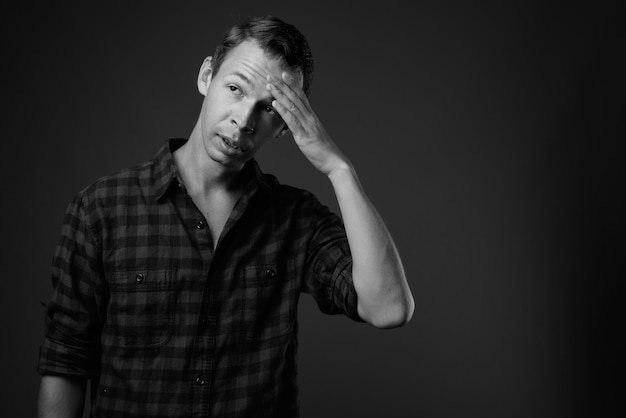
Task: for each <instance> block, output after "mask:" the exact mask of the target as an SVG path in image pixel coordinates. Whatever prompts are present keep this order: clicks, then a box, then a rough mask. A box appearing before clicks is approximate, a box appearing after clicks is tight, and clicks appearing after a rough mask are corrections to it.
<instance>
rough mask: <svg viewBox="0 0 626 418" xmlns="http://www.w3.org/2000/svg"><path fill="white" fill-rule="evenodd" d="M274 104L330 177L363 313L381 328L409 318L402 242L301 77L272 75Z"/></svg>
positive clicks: (410, 297)
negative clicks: (332, 135) (363, 184)
mask: <svg viewBox="0 0 626 418" xmlns="http://www.w3.org/2000/svg"><path fill="white" fill-rule="evenodd" d="M268 82H269V83H268V89H269V90H270V92H271V93H272V95H273V96H274V97H275V98H276V100H274V101H273V102H272V106H274V108H275V109H276V110H277V111H278V113H279V114H280V115H281V117H282V118H283V120H284V121H285V122H286V123H287V126H288V127H289V129H290V130H291V132H292V133H293V137H294V140H295V142H296V144H297V145H298V147H299V148H300V150H301V151H302V153H303V154H304V155H305V156H306V157H307V158H308V160H309V161H310V162H311V164H313V166H314V167H315V168H317V169H318V170H319V171H321V172H322V173H324V174H325V175H327V176H328V178H329V179H330V181H331V183H332V185H333V188H334V190H335V195H336V196H337V201H338V203H339V207H340V209H341V214H342V217H343V221H344V224H345V227H346V234H347V236H348V243H349V245H350V252H351V253H352V278H353V281H354V288H355V290H356V293H357V297H358V312H359V315H360V316H361V318H363V320H365V321H366V322H369V323H370V324H372V325H374V326H376V327H379V328H393V327H397V326H400V325H403V324H405V323H406V322H408V321H409V320H410V319H411V317H412V315H413V311H414V309H415V302H414V300H413V295H412V294H411V290H410V289H409V285H408V282H407V280H406V277H405V274H404V268H403V266H402V262H401V260H400V256H399V255H398V251H397V250H396V246H395V244H394V242H393V239H392V238H391V235H390V234H389V231H388V230H387V227H386V226H385V224H384V222H383V220H382V218H381V217H380V215H379V214H378V213H377V211H376V209H375V208H374V206H373V205H372V203H371V202H370V200H369V199H368V197H367V196H366V194H365V192H364V191H363V188H362V187H361V185H360V183H359V180H358V177H357V175H356V172H355V171H354V168H353V167H352V164H351V163H350V161H349V160H348V159H347V158H346V157H345V155H343V153H342V152H341V151H340V150H339V148H338V147H337V146H336V145H335V143H334V142H333V141H332V140H331V138H330V136H329V135H328V134H327V133H326V131H325V130H324V128H323V126H322V124H321V123H320V121H319V119H318V118H317V116H316V115H315V113H314V112H313V110H312V108H311V105H310V104H309V101H308V99H307V97H306V95H305V94H304V92H303V91H302V89H301V88H300V86H299V82H298V80H296V79H295V78H294V77H292V76H291V75H289V74H287V73H283V79H282V80H276V79H273V78H271V77H269V76H268Z"/></svg>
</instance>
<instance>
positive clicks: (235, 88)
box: [228, 84, 243, 95]
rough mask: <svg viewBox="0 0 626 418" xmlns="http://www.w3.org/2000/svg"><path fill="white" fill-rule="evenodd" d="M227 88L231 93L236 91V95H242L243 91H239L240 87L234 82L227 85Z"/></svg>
mask: <svg viewBox="0 0 626 418" xmlns="http://www.w3.org/2000/svg"><path fill="white" fill-rule="evenodd" d="M228 90H230V91H231V93H236V94H238V95H243V93H241V89H240V88H239V87H237V86H235V85H234V84H229V85H228Z"/></svg>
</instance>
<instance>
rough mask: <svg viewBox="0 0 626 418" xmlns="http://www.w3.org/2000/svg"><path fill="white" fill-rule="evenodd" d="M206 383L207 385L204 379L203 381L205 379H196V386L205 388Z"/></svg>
mask: <svg viewBox="0 0 626 418" xmlns="http://www.w3.org/2000/svg"><path fill="white" fill-rule="evenodd" d="M205 383H206V382H205V381H204V379H203V378H201V377H196V385H198V386H204V384H205Z"/></svg>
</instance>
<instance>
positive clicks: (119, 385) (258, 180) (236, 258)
mask: <svg viewBox="0 0 626 418" xmlns="http://www.w3.org/2000/svg"><path fill="white" fill-rule="evenodd" d="M183 143H184V140H170V141H169V142H168V143H167V144H165V145H164V146H163V147H162V148H161V150H160V151H159V153H158V154H157V156H156V158H155V159H154V160H153V161H151V162H148V163H145V164H143V165H140V166H137V167H134V168H131V169H128V170H124V171H122V172H120V173H118V174H116V175H113V176H109V177H105V178H102V179H100V180H98V181H97V182H96V183H94V184H93V185H91V186H89V187H87V188H86V189H84V190H83V191H82V192H80V193H79V194H78V195H77V196H76V197H75V199H74V200H73V201H72V202H71V203H70V205H69V207H68V209H67V212H66V215H65V218H64V222H63V227H62V232H61V238H60V242H59V244H58V246H57V249H56V252H55V255H54V259H53V263H52V283H53V287H54V293H53V296H52V299H51V301H50V303H49V304H48V308H47V314H46V333H45V340H44V343H43V345H42V347H41V350H40V359H39V364H38V368H37V369H38V371H39V373H41V374H52V375H65V376H68V375H69V376H83V377H88V378H91V379H93V383H92V385H93V386H94V387H95V388H96V389H95V391H94V393H95V397H94V398H92V414H93V416H95V417H101V416H115V417H126V416H150V417H173V416H176V417H178V416H193V417H196V416H198V417H200V416H205V417H206V416H212V417H244V416H250V417H265V416H272V417H291V416H297V415H298V399H297V398H298V397H297V393H298V390H297V383H296V350H297V329H298V326H297V313H296V306H297V302H298V297H299V295H300V292H302V291H303V292H306V293H310V294H311V295H312V296H313V297H314V298H315V300H316V302H317V304H318V306H319V308H320V310H321V311H322V312H325V313H329V314H336V313H343V314H346V315H347V316H349V317H351V318H353V319H355V320H357V321H358V320H359V317H358V314H357V309H356V306H357V302H356V300H357V299H356V293H355V291H354V287H353V285H352V279H351V257H350V251H349V248H348V244H347V239H346V236H345V231H344V229H343V226H342V223H341V220H340V219H339V217H338V216H337V215H335V214H333V213H331V212H329V210H328V208H327V207H325V206H322V205H321V204H320V203H319V202H318V201H317V200H316V199H315V197H313V196H312V195H311V194H310V193H308V192H306V191H303V190H299V189H295V188H292V187H288V186H284V185H280V184H279V183H278V182H277V181H276V179H275V178H274V177H273V176H270V175H267V174H263V173H261V171H260V170H259V168H258V165H257V164H256V162H255V161H251V162H249V163H248V164H246V166H245V168H244V170H245V174H246V175H248V176H249V177H250V179H251V180H250V182H249V186H248V188H247V190H246V192H245V193H244V195H243V196H242V197H241V198H240V199H239V201H238V202H237V204H236V205H235V208H234V209H233V211H232V214H231V215H230V218H229V219H228V221H227V223H226V225H225V227H224V230H223V232H222V235H221V237H220V239H219V241H218V243H217V246H214V245H213V242H212V239H211V235H210V233H209V230H208V227H207V226H206V221H205V220H204V218H203V216H202V214H201V212H200V211H199V210H198V209H197V207H196V206H195V205H194V203H193V202H192V200H191V198H190V197H189V196H188V195H187V193H186V191H185V188H184V186H183V185H182V182H181V181H180V177H179V175H178V173H177V170H176V165H175V163H174V160H173V157H172V152H173V151H174V150H175V149H176V148H178V147H180V146H181V145H182V144H183ZM214 247H215V249H214Z"/></svg>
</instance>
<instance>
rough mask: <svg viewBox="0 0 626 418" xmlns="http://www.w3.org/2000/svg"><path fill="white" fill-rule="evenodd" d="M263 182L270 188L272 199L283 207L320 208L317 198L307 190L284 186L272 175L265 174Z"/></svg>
mask: <svg viewBox="0 0 626 418" xmlns="http://www.w3.org/2000/svg"><path fill="white" fill-rule="evenodd" d="M263 181H264V183H265V185H267V186H268V190H269V191H270V196H271V199H272V200H273V201H274V202H276V203H278V204H282V205H289V206H293V205H298V206H314V207H318V206H320V205H321V204H320V202H319V200H318V199H317V197H316V196H315V195H314V194H313V193H311V192H310V191H308V190H306V189H302V188H299V187H294V186H291V185H288V184H282V183H281V182H280V181H278V179H277V178H276V177H275V176H274V175H272V174H265V173H264V174H263Z"/></svg>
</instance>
